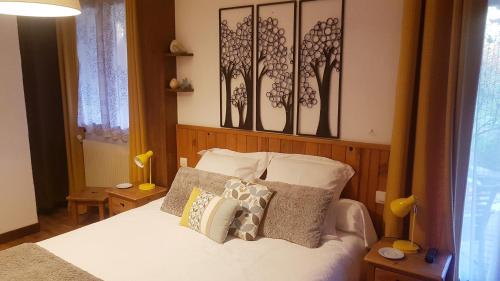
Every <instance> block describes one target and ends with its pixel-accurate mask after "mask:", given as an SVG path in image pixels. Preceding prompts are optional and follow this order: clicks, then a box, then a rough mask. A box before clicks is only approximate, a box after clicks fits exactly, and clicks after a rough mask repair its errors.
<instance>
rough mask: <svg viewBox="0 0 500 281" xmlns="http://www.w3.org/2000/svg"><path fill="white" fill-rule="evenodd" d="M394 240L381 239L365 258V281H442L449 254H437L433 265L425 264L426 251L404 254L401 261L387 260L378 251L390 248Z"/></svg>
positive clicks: (446, 269) (449, 260) (448, 262)
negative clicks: (366, 266) (366, 267)
mask: <svg viewBox="0 0 500 281" xmlns="http://www.w3.org/2000/svg"><path fill="white" fill-rule="evenodd" d="M392 242H394V239H389V238H383V239H382V240H380V241H379V242H377V243H376V244H375V245H373V247H372V249H371V250H370V252H369V253H368V254H367V255H366V256H365V261H366V262H367V263H368V271H367V274H368V276H367V281H443V280H444V279H445V277H446V273H447V272H448V267H449V266H450V262H451V254H449V253H442V252H439V254H438V257H437V259H436V261H435V262H434V263H426V262H425V260H424V258H425V253H426V250H421V251H420V252H419V253H417V254H405V255H406V256H405V258H404V259H402V260H397V261H393V260H389V259H386V258H384V257H382V256H381V255H380V254H379V253H378V249H380V248H383V247H391V246H392Z"/></svg>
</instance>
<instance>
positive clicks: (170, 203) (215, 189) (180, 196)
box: [161, 168, 231, 217]
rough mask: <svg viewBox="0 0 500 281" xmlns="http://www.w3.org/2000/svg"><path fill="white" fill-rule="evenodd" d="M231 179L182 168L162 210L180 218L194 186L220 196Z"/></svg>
mask: <svg viewBox="0 0 500 281" xmlns="http://www.w3.org/2000/svg"><path fill="white" fill-rule="evenodd" d="M229 179H231V177H230V176H225V175H221V174H216V173H210V172H205V171H201V170H197V169H193V168H180V169H179V171H178V172H177V175H175V179H174V181H173V182H172V185H171V186H170V189H169V191H168V193H167V196H165V199H164V200H163V204H162V206H161V210H162V211H164V212H167V213H170V214H172V215H176V216H178V217H180V216H181V215H182V210H183V209H184V205H186V202H187V201H188V199H189V195H190V194H191V191H192V190H193V187H194V186H199V187H200V188H202V189H203V190H206V191H209V192H212V193H214V194H217V195H220V194H222V192H223V191H224V184H225V183H226V181H227V180H229Z"/></svg>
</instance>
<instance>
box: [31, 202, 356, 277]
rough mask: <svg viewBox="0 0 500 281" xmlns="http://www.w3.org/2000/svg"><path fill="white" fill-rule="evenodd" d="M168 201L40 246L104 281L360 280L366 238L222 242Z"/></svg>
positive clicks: (81, 229)
mask: <svg viewBox="0 0 500 281" xmlns="http://www.w3.org/2000/svg"><path fill="white" fill-rule="evenodd" d="M162 200H163V199H160V200H156V201H154V202H151V203H149V204H147V205H145V206H143V207H140V208H136V209H134V210H131V211H128V212H125V213H122V214H120V215H117V216H114V217H111V218H109V219H106V220H104V221H101V222H98V223H95V224H91V225H88V226H86V227H82V228H80V229H78V230H75V231H72V232H69V233H66V234H62V235H59V236H57V237H54V238H51V239H48V240H45V241H41V242H39V243H38V245H39V246H41V247H43V248H45V249H47V250H49V251H50V252H52V253H54V254H55V255H57V256H59V257H61V258H62V259H64V260H66V261H68V262H70V263H72V264H74V265H76V266H78V267H80V268H81V269H83V270H85V271H87V272H89V273H90V274H92V275H94V276H96V277H98V278H101V279H103V280H110V281H112V280H120V281H123V280H200V281H201V280H217V281H225V280H228V281H229V280H231V281H234V280H259V281H260V280H270V281H271V280H272V281H278V280H297V281H315V280H317V281H320V280H321V281H326V280H331V281H344V280H349V281H350V280H358V277H359V272H360V267H361V262H362V258H363V256H364V254H365V247H364V242H363V240H362V239H361V238H359V237H358V236H355V235H353V234H347V233H342V232H339V233H337V236H338V239H337V240H325V241H323V243H322V245H321V246H320V247H319V248H317V249H309V248H305V247H302V246H299V245H296V244H293V243H290V242H287V241H284V240H278V239H269V238H260V239H258V240H257V241H243V240H240V239H236V238H232V237H231V236H229V238H228V241H226V242H225V243H224V244H217V243H215V242H213V241H211V240H209V239H208V238H206V237H205V236H203V235H201V234H199V233H197V232H195V231H192V230H190V229H188V228H185V227H181V226H179V225H178V223H179V219H180V218H179V217H177V216H173V215H170V214H167V213H165V212H162V211H160V205H161V202H162Z"/></svg>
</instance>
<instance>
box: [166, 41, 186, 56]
mask: <svg viewBox="0 0 500 281" xmlns="http://www.w3.org/2000/svg"><path fill="white" fill-rule="evenodd" d="M170 52H172V54H183V53H186V49H185V48H184V46H182V44H181V43H180V42H179V41H177V40H173V41H172V43H170Z"/></svg>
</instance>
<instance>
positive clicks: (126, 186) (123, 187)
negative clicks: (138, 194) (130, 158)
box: [116, 182, 133, 189]
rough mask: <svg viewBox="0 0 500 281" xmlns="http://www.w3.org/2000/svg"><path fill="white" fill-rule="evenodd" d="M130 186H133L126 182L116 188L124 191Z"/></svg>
mask: <svg viewBox="0 0 500 281" xmlns="http://www.w3.org/2000/svg"><path fill="white" fill-rule="evenodd" d="M132 186H133V184H131V183H128V182H126V183H120V184H117V185H116V188H120V189H126V188H130V187H132Z"/></svg>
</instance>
